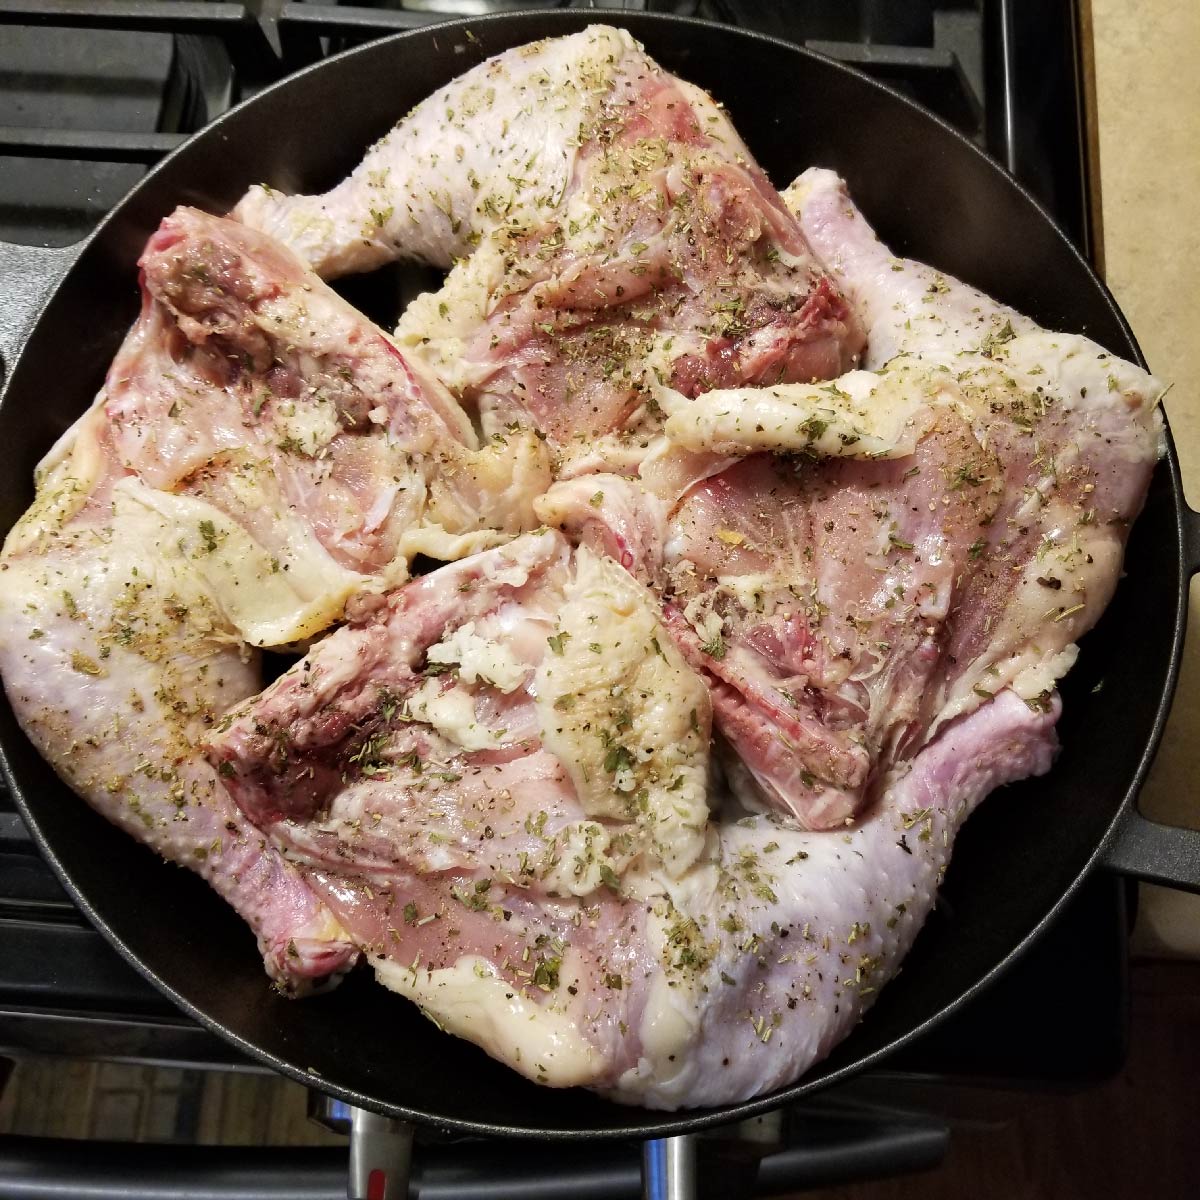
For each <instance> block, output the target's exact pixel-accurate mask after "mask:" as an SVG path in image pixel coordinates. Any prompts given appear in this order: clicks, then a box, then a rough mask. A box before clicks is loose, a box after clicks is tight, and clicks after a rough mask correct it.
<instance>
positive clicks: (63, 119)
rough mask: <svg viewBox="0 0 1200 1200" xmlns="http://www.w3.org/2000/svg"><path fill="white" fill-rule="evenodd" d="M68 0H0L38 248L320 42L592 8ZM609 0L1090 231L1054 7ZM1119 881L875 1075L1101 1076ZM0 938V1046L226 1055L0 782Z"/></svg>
mask: <svg viewBox="0 0 1200 1200" xmlns="http://www.w3.org/2000/svg"><path fill="white" fill-rule="evenodd" d="M87 7H88V8H89V9H91V10H92V16H91V17H89V18H87V21H88V23H89V24H93V25H95V24H97V23H99V24H101V25H103V24H105V23H107V24H108V25H109V26H112V25H116V26H118V27H117V28H112V27H108V28H89V29H87V30H86V31H82V30H80V29H78V28H74V27H72V22H76V23H77V22H78V21H79V20H80V19H81V18H80V9H79V6H69V5H63V4H58V3H55V2H54V0H4V2H3V4H2V5H0V23H3V24H5V25H7V26H8V29H7V30H6V32H5V35H4V37H3V38H0V239H8V240H14V241H21V242H26V243H31V244H52V245H63V244H68V243H70V242H72V241H75V240H77V239H79V238H80V237H82V236H84V235H85V234H86V233H87V232H88V230H89V229H90V228H91V227H92V226H93V225H94V224H95V222H96V221H97V220H98V219H99V218H100V217H101V216H102V215H103V213H104V212H105V211H107V210H108V208H110V207H111V206H112V205H113V204H115V203H116V202H117V200H119V199H120V197H121V196H122V195H123V194H124V192H125V191H126V190H128V188H129V187H131V186H132V185H133V184H134V183H136V181H137V180H138V179H139V178H140V177H141V175H142V173H143V172H144V171H145V169H146V165H147V164H148V163H150V162H153V161H154V160H155V159H156V157H157V156H158V155H159V154H161V153H162V152H163V151H164V150H165V149H166V148H169V147H170V146H171V145H173V144H176V143H177V142H178V141H179V140H181V138H182V137H183V136H186V134H187V133H189V132H191V131H193V130H194V129H196V128H199V127H200V126H202V125H203V124H204V123H205V122H206V121H207V120H209V119H211V118H212V117H213V116H215V115H217V114H218V113H219V112H220V111H223V109H224V107H226V106H227V105H228V104H229V103H230V101H231V100H233V99H236V98H238V97H239V96H241V95H246V94H250V93H252V92H253V90H254V89H255V88H256V87H257V86H259V85H260V84H261V83H263V82H266V81H267V80H269V79H270V78H272V77H276V76H278V75H280V74H283V73H286V72H287V71H288V70H291V69H295V68H296V67H298V66H301V65H304V63H306V62H308V61H312V60H313V59H315V58H316V57H319V56H320V55H322V54H324V53H327V52H329V51H331V50H336V49H340V48H342V47H343V46H345V45H349V44H354V43H355V42H356V41H361V40H364V39H365V38H368V37H371V36H379V35H380V34H381V33H384V32H387V31H390V30H394V29H402V28H411V27H413V26H415V25H417V24H421V23H424V22H428V21H432V20H441V19H444V18H446V17H447V16H452V15H459V14H463V15H477V14H479V13H482V12H486V11H499V10H503V9H506V8H513V7H526V8H536V7H543V8H550V7H577V8H593V7H594V8H597V9H598V10H599V9H602V8H604V7H605V6H603V5H594V4H590V3H587V2H585V0H548V2H546V3H542V4H537V3H529V2H526V3H524V4H520V5H514V4H506V3H505V2H504V0H407V3H406V5H404V6H399V5H397V6H391V7H387V6H379V7H373V8H361V7H354V8H347V7H341V8H339V7H337V6H335V5H332V4H295V3H293V4H283V5H281V6H276V7H277V8H278V15H277V18H276V20H275V21H274V23H273V25H272V26H271V27H270V28H269V30H268V33H267V35H266V36H264V35H263V33H262V29H261V28H260V26H259V25H258V24H257V23H256V22H255V21H254V19H253V16H252V14H251V13H250V12H249V9H248V8H246V7H244V6H241V5H236V4H224V5H212V6H207V8H208V9H209V11H208V12H199V13H198V14H197V13H196V12H195V11H194V10H200V9H202V8H204V7H205V6H199V5H188V6H181V7H186V8H187V9H189V10H193V12H192V16H191V17H190V18H189V21H190V23H189V24H187V26H186V28H185V29H184V30H183V32H179V31H178V30H179V28H180V26H179V16H178V12H179V10H177V11H176V13H175V14H172V12H171V9H172V7H173V6H172V5H171V4H169V3H160V2H154V0H141V2H140V3H139V4H109V5H107V6H106V5H104V4H95V5H92V6H87ZM607 7H610V8H617V9H620V8H625V9H637V10H651V11H670V12H679V13H682V14H684V15H691V16H700V17H705V18H708V19H715V20H721V21H725V22H728V23H731V24H737V25H741V26H745V27H748V28H756V29H759V30H761V31H763V32H767V33H772V34H775V35H777V36H783V37H788V38H790V39H791V40H794V41H799V42H802V43H805V44H807V45H809V46H810V47H812V48H814V49H818V50H819V51H821V52H823V53H827V54H829V55H831V56H833V57H837V58H841V59H843V60H844V61H848V62H851V63H853V64H854V65H855V66H857V67H859V68H861V69H863V70H866V71H868V72H869V73H871V74H873V75H875V76H876V77H878V78H881V79H884V80H886V81H887V82H889V83H891V84H893V85H894V86H897V87H899V88H900V89H901V90H904V91H906V92H907V93H908V94H910V95H912V96H913V97H914V98H916V99H918V100H920V101H921V102H922V103H924V104H926V105H927V106H928V107H930V108H932V109H933V110H934V111H936V112H938V113H939V114H940V115H942V116H943V117H945V119H947V120H949V121H951V122H952V123H953V124H955V125H956V126H957V127H958V128H959V129H961V130H962V131H963V132H964V133H965V134H966V135H967V136H969V137H971V138H973V139H974V140H975V141H976V142H977V143H979V144H980V145H982V146H984V147H985V148H986V149H987V150H988V151H989V152H990V153H992V154H993V155H994V156H995V157H997V158H998V159H999V160H1000V161H1001V162H1003V163H1004V164H1005V165H1006V166H1008V167H1009V169H1010V170H1011V171H1013V173H1014V174H1016V175H1017V177H1018V178H1019V179H1021V180H1022V182H1024V183H1025V184H1026V185H1027V186H1028V187H1030V188H1031V190H1033V191H1034V193H1035V194H1036V195H1037V196H1038V197H1039V198H1040V199H1041V200H1042V201H1043V203H1044V204H1046V205H1047V207H1048V208H1050V209H1051V211H1052V212H1054V213H1055V215H1056V216H1057V217H1058V219H1059V220H1060V221H1061V222H1062V223H1063V225H1064V227H1065V228H1066V229H1067V230H1068V232H1069V233H1070V234H1071V235H1072V236H1073V237H1074V238H1075V240H1076V241H1077V243H1078V244H1079V245H1080V246H1081V247H1082V248H1083V249H1084V250H1085V252H1086V251H1088V250H1090V249H1091V243H1090V226H1089V222H1088V210H1087V176H1086V171H1085V169H1084V165H1085V164H1084V158H1083V154H1084V149H1083V147H1084V139H1083V136H1082V122H1081V117H1080V103H1079V80H1078V58H1077V53H1076V46H1075V41H1074V38H1075V25H1074V16H1073V9H1072V6H1070V5H1045V4H1042V3H1041V2H1040V0H1004V2H1003V3H1001V2H999V0H996V2H993V0H975V2H966V3H942V2H936V3H935V2H933V0H928V2H924V3H922V2H919V0H918V2H914V3H910V4H898V3H895V2H894V0H777V2H774V3H772V2H770V0H765V2H751V0H631V2H629V3H626V4H624V5H621V4H619V3H614V4H611V5H609V6H607ZM118 10H120V11H119V12H118ZM1050 10H1053V11H1050ZM121 14H124V15H121ZM602 16H603V13H602V12H601V11H597V17H598V19H600V18H602ZM173 22H174V24H173ZM47 25H49V26H51V28H46V26H47ZM173 30H175V32H172V31H173ZM273 47H276V48H277V49H278V54H276V51H275V49H273ZM47 131H49V132H47ZM56 138H57V141H56V140H55V139H56ZM114 160H115V161H114ZM0 790H2V789H0ZM1127 899H1128V896H1127V889H1126V885H1125V884H1124V883H1123V882H1122V881H1120V880H1118V879H1116V878H1113V877H1106V876H1098V877H1096V878H1094V879H1092V880H1090V881H1089V882H1088V884H1087V885H1086V886H1085V887H1084V888H1083V889H1082V890H1081V891H1080V893H1079V895H1078V897H1077V899H1076V900H1075V901H1074V902H1073V903H1072V904H1071V905H1070V906H1069V908H1068V910H1067V911H1066V912H1065V913H1064V915H1063V916H1062V918H1061V920H1060V921H1058V923H1057V924H1056V925H1055V927H1054V928H1053V929H1052V930H1051V931H1050V932H1049V933H1048V934H1047V936H1046V937H1045V938H1043V939H1042V941H1041V942H1040V943H1039V944H1038V945H1037V946H1036V947H1035V948H1034V949H1033V950H1032V952H1031V953H1029V954H1027V955H1026V956H1025V957H1024V959H1023V960H1022V961H1021V962H1020V963H1019V964H1018V965H1017V966H1016V968H1014V969H1013V970H1012V971H1011V972H1009V973H1008V975H1006V976H1005V977H1004V978H1003V979H1002V980H1001V981H1000V982H999V983H998V984H996V985H995V986H994V987H992V988H990V989H989V990H987V991H986V992H985V993H984V994H983V995H982V996H980V997H979V998H978V999H976V1000H975V1001H974V1002H973V1003H971V1004H970V1005H968V1006H966V1007H965V1008H964V1009H963V1010H962V1011H961V1012H960V1013H958V1014H957V1015H956V1016H954V1017H953V1018H952V1019H951V1020H949V1021H947V1022H945V1023H944V1024H943V1025H941V1026H940V1027H939V1028H938V1029H937V1030H935V1031H934V1032H932V1033H931V1034H929V1035H927V1036H925V1037H923V1038H921V1039H920V1040H919V1041H917V1042H916V1043H914V1044H913V1045H912V1046H911V1047H910V1048H909V1049H907V1050H905V1051H903V1052H901V1053H899V1054H897V1055H896V1056H894V1057H893V1058H892V1059H890V1060H889V1062H888V1064H887V1072H888V1073H893V1074H894V1073H897V1072H900V1073H905V1074H909V1075H914V1076H932V1077H939V1078H947V1079H950V1078H952V1079H957V1080H968V1081H978V1082H980V1083H985V1084H996V1083H999V1084H1005V1085H1009V1086H1015V1087H1032V1086H1060V1085H1064V1084H1072V1083H1074V1084H1080V1083H1085V1082H1088V1081H1091V1080H1094V1079H1099V1078H1103V1077H1105V1076H1106V1075H1108V1074H1111V1073H1112V1072H1113V1071H1115V1070H1116V1069H1117V1068H1118V1067H1119V1065H1120V1063H1121V1062H1122V1060H1123V1058H1124V1053H1125V1031H1126V1016H1127V1014H1126V1001H1127V988H1126V982H1125V972H1126V937H1127V908H1126V906H1127ZM0 947H3V953H2V954H0V1052H3V1051H5V1050H8V1051H15V1052H20V1051H47V1052H53V1053H67V1054H75V1055H78V1056H81V1057H111V1058H115V1059H129V1060H135V1061H163V1062H176V1063H179V1062H184V1063H194V1064H211V1065H244V1060H243V1059H242V1058H241V1057H240V1055H238V1054H237V1053H236V1052H235V1051H233V1050H232V1049H231V1048H230V1047H228V1046H227V1045H226V1044H225V1043H224V1042H222V1041H221V1040H219V1039H217V1038H215V1037H213V1036H212V1035H210V1034H208V1033H207V1032H206V1031H204V1030H202V1029H200V1028H199V1027H198V1026H196V1025H195V1024H194V1023H193V1022H192V1021H190V1020H189V1019H188V1018H186V1017H184V1016H183V1015H182V1014H180V1013H179V1011H178V1010H177V1009H175V1008H174V1006H173V1005H171V1004H170V1002H168V1001H167V1000H166V999H164V998H163V997H162V996H161V995H160V994H159V993H158V992H157V991H156V990H155V989H154V988H152V987H151V986H150V985H149V984H148V983H146V982H145V981H144V980H143V979H142V978H141V977H140V976H139V975H138V974H137V973H136V972H135V971H134V970H133V969H132V968H130V967H129V966H128V965H127V964H126V963H125V962H124V961H123V960H122V959H120V958H119V957H118V956H117V955H116V954H115V952H113V951H112V950H111V949H110V948H109V947H108V946H107V944H106V943H105V942H104V941H103V939H102V938H101V937H100V936H99V935H98V934H97V933H95V932H94V931H93V930H92V929H91V928H90V927H89V926H88V925H87V924H86V922H85V921H84V920H83V918H82V917H81V916H80V914H79V913H78V911H77V910H76V909H75V907H74V905H73V904H72V903H71V901H70V899H69V897H68V896H67V895H66V894H65V893H64V892H63V890H62V889H61V887H60V886H59V885H58V883H57V881H56V880H55V878H54V877H53V875H52V873H51V872H50V870H49V868H48V867H47V866H46V865H45V864H44V863H43V862H42V860H41V859H40V857H39V856H38V854H37V852H36V849H35V848H34V847H33V845H32V843H31V842H30V840H29V838H28V835H27V834H26V833H25V831H24V827H23V826H22V825H21V822H20V819H19V817H18V816H17V815H16V813H15V811H14V809H13V806H12V802H11V799H10V798H9V797H8V795H7V793H3V794H0Z"/></svg>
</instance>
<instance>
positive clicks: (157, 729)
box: [0, 392, 358, 990]
mask: <svg viewBox="0 0 1200 1200" xmlns="http://www.w3.org/2000/svg"><path fill="white" fill-rule="evenodd" d="M103 405H104V393H103V392H102V393H101V397H100V399H99V401H98V402H97V406H96V407H94V408H92V409H91V410H90V411H89V412H88V413H87V414H86V415H85V416H84V417H83V418H81V419H80V421H78V422H77V423H76V425H75V426H74V427H73V428H72V429H71V430H70V432H69V433H68V434H67V435H66V437H65V438H64V439H63V441H62V442H60V444H59V445H58V446H56V447H55V449H54V450H53V451H52V452H51V454H50V455H49V457H48V458H47V459H46V460H45V461H44V462H43V463H42V466H41V469H40V472H39V486H38V493H37V499H36V500H35V502H34V506H33V508H31V509H30V511H29V512H28V513H27V514H26V515H25V517H24V518H23V519H22V520H21V521H20V522H19V523H18V524H17V526H16V527H15V528H14V529H13V531H12V532H11V533H10V534H9V536H8V539H7V541H6V542H5V545H4V551H3V554H2V556H0V580H3V583H2V585H0V672H2V673H3V677H4V686H5V689H6V690H7V692H8V698H9V701H10V702H11V704H12V707H13V710H14V711H15V713H16V715H17V718H18V720H19V721H20V722H21V726H22V728H23V729H24V730H25V732H26V733H27V734H28V735H29V737H30V739H31V740H32V742H33V743H34V745H35V746H37V747H38V749H39V750H40V751H41V752H42V754H43V755H45V757H46V759H47V760H48V761H49V762H50V764H51V765H52V766H53V767H54V769H55V770H56V771H57V772H58V774H59V775H60V776H62V778H63V779H64V780H65V781H66V782H67V783H68V784H69V785H70V786H71V787H72V788H73V789H74V790H75V791H76V792H78V793H79V794H80V795H81V796H83V797H84V798H85V799H86V800H87V801H88V802H89V803H90V804H91V805H92V806H93V807H94V808H95V809H97V811H99V812H100V813H102V814H103V815H104V816H105V817H107V818H108V819H109V820H110V821H112V822H113V823H114V824H116V825H118V826H120V827H121V828H122V829H124V830H125V831H126V832H127V833H129V834H131V835H132V836H133V837H134V838H136V839H137V840H138V841H140V842H144V843H145V844H146V845H148V846H150V847H152V848H153V849H154V850H156V851H158V853H159V854H161V855H163V857H165V858H168V859H170V860H171V861H172V862H176V863H179V864H180V865H181V866H186V867H188V868H189V869H191V870H193V871H196V872H197V873H198V874H199V875H201V876H202V877H203V878H204V879H206V880H207V881H208V882H209V883H210V884H211V885H212V886H213V887H214V888H215V889H216V890H217V891H218V892H219V893H220V894H221V895H222V896H223V897H224V898H225V899H226V900H227V901H228V902H229V903H230V904H231V905H232V906H233V907H234V908H235V909H236V910H237V911H238V913H239V914H241V916H242V917H244V918H245V919H246V921H247V923H248V924H249V925H250V927H251V929H252V930H253V931H254V933H255V935H256V936H257V938H258V942H259V947H260V949H261V951H262V953H263V956H264V959H265V962H266V967H267V970H268V972H269V973H270V974H271V975H272V976H273V977H274V978H275V979H276V980H277V981H278V982H279V983H280V984H281V985H282V986H285V987H287V988H289V989H293V990H303V989H304V988H306V987H307V986H309V985H310V984H311V982H312V981H313V980H322V979H327V978H330V977H334V978H336V976H337V975H338V974H339V973H341V972H343V971H345V970H347V969H348V968H349V967H350V966H351V965H353V963H354V961H355V959H356V958H357V956H358V952H357V950H356V948H355V947H354V945H353V943H352V942H351V941H350V940H349V938H348V937H347V935H346V934H345V932H344V931H343V930H342V928H341V926H340V924H339V923H338V921H337V920H336V918H335V917H334V916H333V914H332V912H331V911H330V909H329V908H328V907H327V906H326V905H325V904H324V903H323V902H322V901H321V900H320V899H318V897H317V895H316V894H315V893H314V892H313V890H312V889H311V888H310V887H309V886H308V885H307V884H306V883H305V882H304V880H303V879H302V878H301V877H300V875H299V874H298V872H297V871H296V869H295V868H294V867H292V866H291V865H290V864H289V863H287V862H286V861H285V860H284V858H283V856H282V855H281V854H280V853H279V851H278V850H277V849H276V848H275V847H274V846H271V845H269V844H267V843H266V842H265V841H264V840H263V838H262V835H261V834H259V833H258V831H257V830H255V829H254V828H252V827H251V826H250V825H249V823H248V822H247V821H246V820H245V818H244V817H243V816H242V814H241V813H240V812H239V811H238V809H237V807H236V806H235V805H234V804H233V802H232V801H231V800H230V798H229V796H228V794H227V793H226V791H225V788H224V786H223V784H222V782H221V779H220V777H219V775H218V774H217V773H216V772H214V771H213V769H212V768H211V767H210V766H209V765H208V763H206V762H205V761H204V759H203V757H202V756H201V755H200V753H199V752H198V750H197V749H196V743H197V741H198V739H199V738H201V737H202V736H203V735H204V734H205V733H206V732H207V731H208V730H209V729H210V728H211V727H212V725H213V724H214V723H215V721H216V720H217V718H218V717H219V716H220V715H221V713H223V712H224V711H225V710H226V709H227V708H229V707H230V706H231V705H233V704H234V703H236V702H237V701H239V700H242V699H243V698H244V697H246V696H249V695H252V694H253V693H254V692H255V691H256V690H257V689H258V687H259V686H260V679H259V670H258V660H257V657H256V656H255V655H254V654H249V653H246V652H245V648H244V647H243V644H242V638H241V635H240V632H239V631H238V630H237V629H236V628H235V627H234V626H233V625H232V624H231V622H230V620H229V619H228V617H227V616H226V615H225V612H224V605H223V602H222V599H221V596H220V594H219V590H218V588H216V587H214V586H213V585H212V584H211V583H210V582H209V581H208V580H207V579H206V578H205V576H204V575H203V574H201V573H199V572H197V571H196V570H195V558H196V555H198V554H201V553H205V551H204V550H203V537H204V534H203V532H200V533H197V531H195V530H194V529H193V530H192V536H191V538H190V539H189V538H185V537H183V536H181V529H180V526H179V525H177V524H175V523H173V522H172V521H171V520H170V519H169V518H168V517H165V516H164V515H163V514H162V513H161V512H160V510H159V506H158V504H157V503H156V493H153V492H152V491H151V489H149V488H148V487H147V486H146V485H145V484H143V483H142V482H141V481H139V480H138V479H136V478H135V477H132V476H128V475H123V474H122V471H121V469H120V466H119V462H118V458H117V455H116V452H115V449H114V447H113V444H112V436H111V435H112V429H111V426H109V424H108V422H107V420H106V419H105V416H104V407H103Z"/></svg>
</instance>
